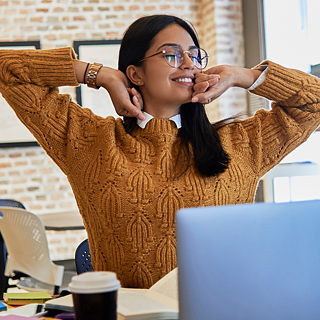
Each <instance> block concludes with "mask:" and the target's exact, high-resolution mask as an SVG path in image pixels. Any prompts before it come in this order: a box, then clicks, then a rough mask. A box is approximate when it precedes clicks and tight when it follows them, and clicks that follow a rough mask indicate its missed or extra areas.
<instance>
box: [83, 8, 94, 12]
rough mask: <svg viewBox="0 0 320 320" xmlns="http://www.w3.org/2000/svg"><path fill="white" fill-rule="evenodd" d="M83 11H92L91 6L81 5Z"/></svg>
mask: <svg viewBox="0 0 320 320" xmlns="http://www.w3.org/2000/svg"><path fill="white" fill-rule="evenodd" d="M82 10H83V11H93V7H83V8H82Z"/></svg>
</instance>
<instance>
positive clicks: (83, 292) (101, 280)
mask: <svg viewBox="0 0 320 320" xmlns="http://www.w3.org/2000/svg"><path fill="white" fill-rule="evenodd" d="M119 288H120V282H119V280H118V279H117V276H116V274H115V273H114V272H85V273H82V274H79V275H77V276H74V277H72V279H71V282H70V283H69V291H70V292H71V293H72V299H73V305H74V313H75V319H76V320H103V319H108V320H117V297H118V289H119Z"/></svg>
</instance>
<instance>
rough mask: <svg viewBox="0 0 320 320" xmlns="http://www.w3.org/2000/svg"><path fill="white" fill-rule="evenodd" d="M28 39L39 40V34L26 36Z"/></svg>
mask: <svg viewBox="0 0 320 320" xmlns="http://www.w3.org/2000/svg"><path fill="white" fill-rule="evenodd" d="M27 40H28V41H39V40H40V36H39V35H35V36H30V37H28V38H27ZM42 49H45V48H44V47H42Z"/></svg>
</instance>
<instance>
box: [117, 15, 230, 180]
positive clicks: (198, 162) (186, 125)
mask: <svg viewBox="0 0 320 320" xmlns="http://www.w3.org/2000/svg"><path fill="white" fill-rule="evenodd" d="M171 24H178V25H179V26H181V27H182V28H184V29H185V30H186V31H187V32H188V33H189V34H190V36H191V38H192V40H193V42H194V44H195V45H196V46H198V47H200V46H199V41H198V37H197V35H196V32H195V30H194V28H193V27H192V25H191V24H189V23H187V22H186V21H184V20H182V19H180V18H178V17H175V16H171V15H152V16H146V17H142V18H140V19H138V20H136V21H135V22H134V23H133V24H131V25H130V27H129V28H128V29H127V31H126V32H125V35H124V37H123V39H122V43H121V48H120V54H119V70H121V71H122V72H123V73H124V74H126V70H127V67H128V66H130V65H136V66H138V65H139V63H138V61H140V60H142V59H143V58H144V57H145V54H146V52H147V51H148V49H149V48H150V46H151V43H152V40H153V38H154V37H155V36H156V35H157V34H158V33H159V32H160V31H161V30H163V29H164V28H166V27H167V26H169V25H171ZM142 63H143V62H142ZM136 89H138V88H137V87H136ZM180 115H181V125H182V127H181V128H180V129H179V136H180V137H181V145H182V146H184V147H185V148H186V150H187V155H188V163H189V162H190V159H191V150H190V143H191V146H192V150H193V155H194V161H195V167H196V168H197V170H198V171H199V172H200V173H201V174H203V175H205V176H217V175H218V174H219V173H222V172H224V171H225V170H226V168H227V167H228V164H229V162H230V159H229V156H228V154H227V153H226V152H225V151H224V150H223V147H222V145H221V141H220V137H219V135H218V132H217V130H218V129H219V127H220V125H218V124H211V123H210V121H209V119H208V117H207V114H206V112H205V109H204V106H203V104H201V103H191V102H190V103H185V104H182V105H181V107H180ZM136 126H137V122H136V118H126V117H125V118H124V127H125V129H126V131H127V132H128V133H131V132H132V131H134V129H135V128H136Z"/></svg>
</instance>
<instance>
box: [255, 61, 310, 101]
mask: <svg viewBox="0 0 320 320" xmlns="http://www.w3.org/2000/svg"><path fill="white" fill-rule="evenodd" d="M265 63H266V62H262V63H261V64H265ZM267 63H268V70H267V78H266V80H265V81H264V82H263V83H262V84H261V85H260V86H258V87H257V88H255V89H254V90H252V91H251V92H252V93H254V94H257V95H259V96H263V97H265V98H267V99H269V100H273V101H285V100H287V99H289V98H290V97H292V96H294V95H295V94H297V92H299V91H300V90H301V89H302V87H303V79H304V78H305V76H307V75H306V74H304V73H302V72H301V71H297V70H294V69H287V68H285V67H282V66H280V65H278V64H276V63H274V62H271V61H267Z"/></svg>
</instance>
